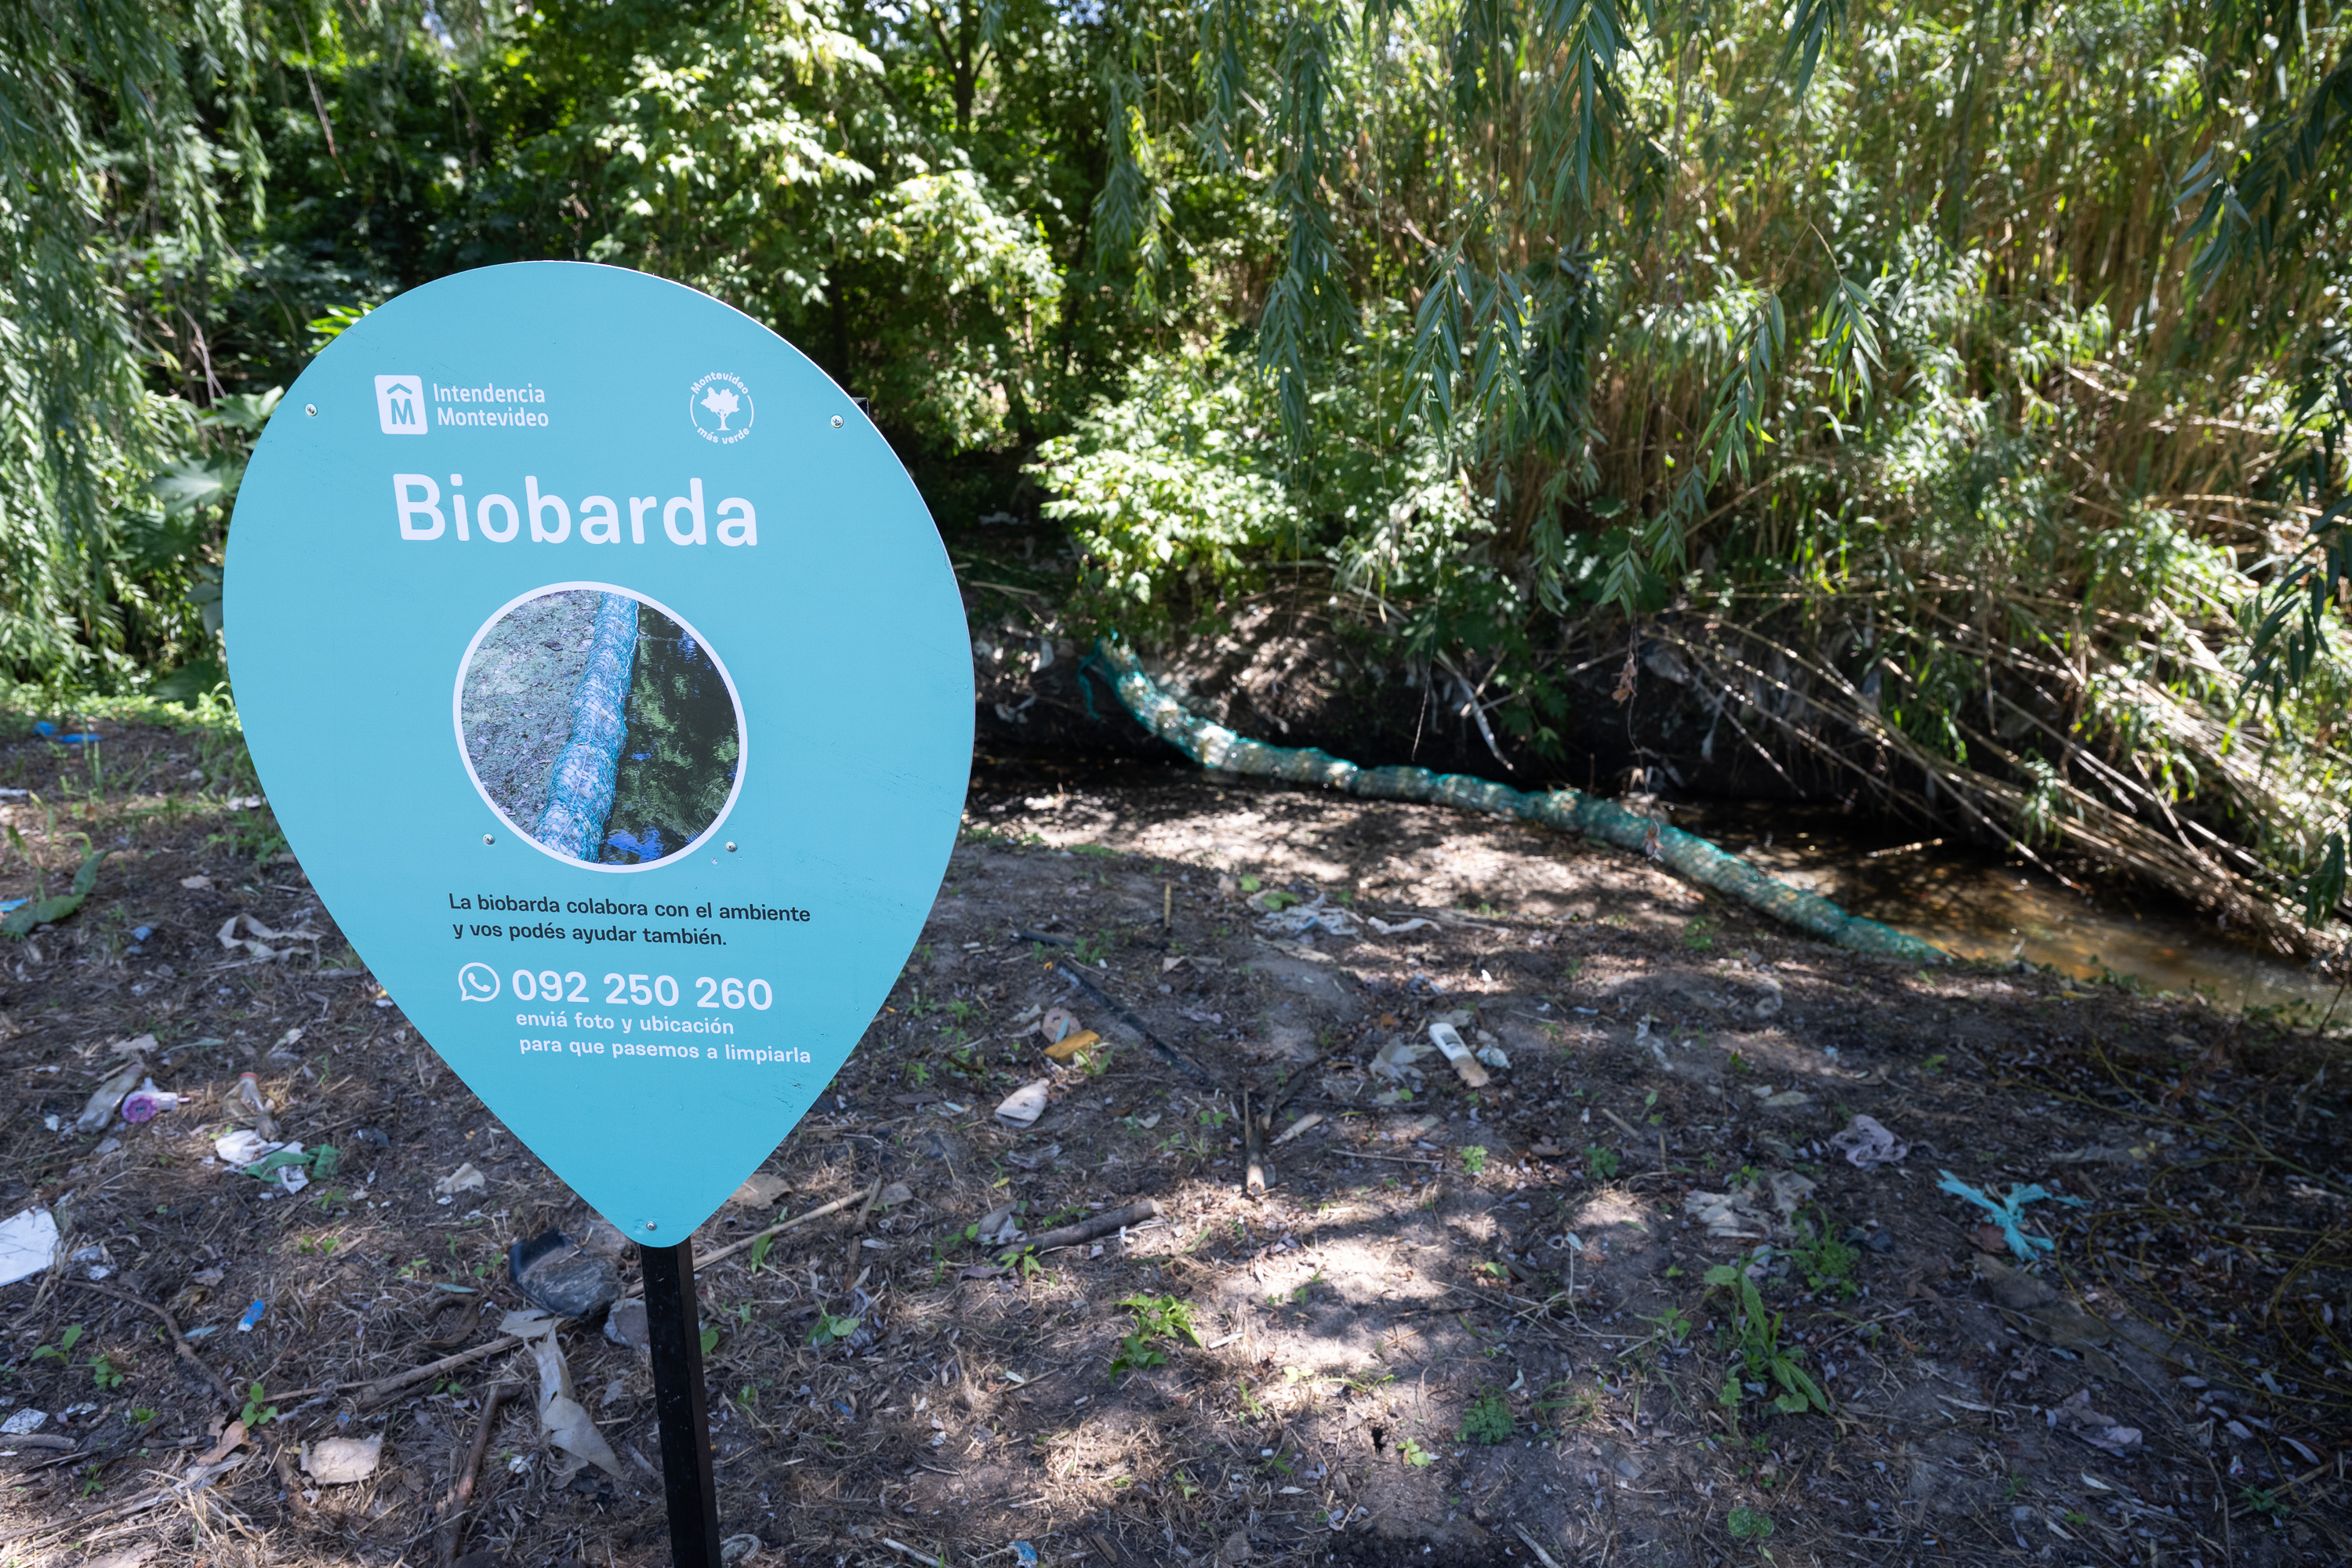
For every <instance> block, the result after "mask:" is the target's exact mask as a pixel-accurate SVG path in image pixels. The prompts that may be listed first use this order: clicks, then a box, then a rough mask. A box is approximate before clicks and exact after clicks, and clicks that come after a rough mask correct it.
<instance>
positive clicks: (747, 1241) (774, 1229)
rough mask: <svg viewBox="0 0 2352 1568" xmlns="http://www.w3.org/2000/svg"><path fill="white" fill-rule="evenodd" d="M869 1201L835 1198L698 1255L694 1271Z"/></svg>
mask: <svg viewBox="0 0 2352 1568" xmlns="http://www.w3.org/2000/svg"><path fill="white" fill-rule="evenodd" d="M868 1190H869V1191H871V1192H873V1193H875V1194H880V1192H881V1191H882V1189H881V1187H880V1186H879V1185H878V1184H877V1185H876V1186H874V1187H872V1188H871V1189H868ZM869 1201H871V1200H870V1199H868V1198H867V1196H866V1192H855V1193H852V1194H849V1195H848V1196H847V1197H845V1198H835V1199H834V1200H833V1202H831V1203H829V1204H826V1205H823V1206H822V1207H819V1208H813V1209H811V1210H809V1212H808V1213H806V1214H804V1215H797V1216H796V1217H794V1218H792V1219H788V1220H781V1221H779V1222H777V1223H776V1224H774V1225H772V1226H769V1227H768V1228H767V1229H765V1230H763V1231H761V1232H760V1233H759V1235H758V1236H747V1237H744V1238H743V1239H742V1240H740V1241H739V1242H736V1243H734V1244H733V1245H732V1246H729V1247H720V1248H719V1250H718V1251H716V1252H706V1253H698V1254H697V1255H696V1257H695V1259H694V1271H695V1272H696V1273H697V1274H699V1273H701V1272H702V1271H703V1270H704V1269H706V1268H709V1267H710V1266H711V1265H712V1264H714V1263H718V1262H719V1261H721V1260H723V1259H725V1258H732V1257H734V1256H735V1255H736V1254H737V1253H739V1252H740V1251H742V1250H743V1249H744V1248H745V1247H749V1246H751V1244H752V1243H753V1242H755V1241H757V1240H759V1239H760V1237H761V1236H774V1235H776V1234H778V1233H779V1232H781V1231H787V1230H790V1229H792V1228H793V1226H796V1225H806V1224H808V1222H809V1221H811V1220H813V1219H823V1218H824V1216H825V1215H829V1214H836V1213H838V1212H840V1211H841V1210H843V1209H845V1208H847V1207H848V1206H849V1205H852V1204H854V1203H862V1202H869ZM637 1293H638V1292H635V1291H631V1292H630V1294H632V1295H635V1294H637Z"/></svg>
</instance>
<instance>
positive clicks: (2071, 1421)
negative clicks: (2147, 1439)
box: [2050, 1388, 2140, 1454]
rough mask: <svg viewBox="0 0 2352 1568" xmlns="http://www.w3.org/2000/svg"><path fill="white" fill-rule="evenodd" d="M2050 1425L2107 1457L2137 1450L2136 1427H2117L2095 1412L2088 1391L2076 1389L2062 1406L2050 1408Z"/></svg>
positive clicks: (2114, 1423)
mask: <svg viewBox="0 0 2352 1568" xmlns="http://www.w3.org/2000/svg"><path fill="white" fill-rule="evenodd" d="M2050 1425H2051V1426H2053V1427H2055V1428H2056V1429H2057V1430H2059V1431H2061V1432H2063V1433H2065V1434H2066V1435H2067V1436H2072V1437H2080V1438H2081V1439H2082V1440H2083V1441H2084V1442H2085V1443H2088V1444H2089V1445H2090V1446H2091V1447H2094V1448H2097V1449H2100V1450H2102V1451H2104V1452H2105V1453H2109V1454H2128V1453H2130V1452H2131V1451H2132V1450H2133V1449H2135V1448H2137V1447H2139V1441H2140V1432H2139V1428H2138V1427H2137V1426H2119V1425H2117V1424H2116V1421H2115V1420H2114V1419H2113V1418H2112V1417H2109V1416H2106V1415H2101V1414H2100V1413H2099V1412H2098V1411H2096V1410H2094V1409H2093V1408H2092V1407H2091V1391H2090V1390H2089V1389H2087V1388H2078V1389H2076V1390H2075V1391H2074V1394H2071V1395H2069V1396H2068V1397H2067V1399H2066V1401H2065V1402H2064V1403H2063V1404H2062V1405H2058V1406H2056V1407H2055V1408H2053V1410H2052V1411H2051V1412H2050Z"/></svg>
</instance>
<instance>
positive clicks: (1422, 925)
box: [1364, 915, 1437, 936]
mask: <svg viewBox="0 0 2352 1568" xmlns="http://www.w3.org/2000/svg"><path fill="white" fill-rule="evenodd" d="M1364 919H1365V920H1366V921H1369V922H1370V925H1371V928H1372V929H1373V930H1374V931H1378V932H1380V933H1381V935H1382V936H1402V935H1403V934H1404V933H1405V932H1406V931H1435V930H1436V929H1437V922H1436V921H1425V920H1423V919H1422V918H1421V917H1420V916H1419V915H1415V916H1414V917H1413V918H1412V919H1411V920H1409V921H1397V922H1396V923H1395V924H1394V925H1391V924H1390V923H1389V922H1388V921H1384V920H1382V919H1381V917H1380V916H1378V915H1366V916H1365V917H1364Z"/></svg>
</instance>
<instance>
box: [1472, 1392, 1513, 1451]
mask: <svg viewBox="0 0 2352 1568" xmlns="http://www.w3.org/2000/svg"><path fill="white" fill-rule="evenodd" d="M1517 1429H1518V1428H1517V1423H1516V1422H1514V1421H1513V1420H1512V1419H1511V1402H1510V1400H1509V1399H1508V1398H1507V1397H1505V1395H1504V1394H1503V1392H1502V1390H1500V1389H1497V1388H1489V1389H1486V1390H1484V1391H1483V1392H1481V1393H1480V1394H1479V1395H1478V1397H1477V1398H1475V1399H1474V1400H1472V1401H1471V1402H1470V1408H1469V1409H1468V1410H1467V1411H1465V1412H1464V1414H1463V1416H1462V1440H1463V1441H1464V1442H1465V1443H1484V1444H1486V1445H1487V1446H1489V1447H1492V1446H1494V1445H1495V1444H1497V1443H1507V1442H1509V1441H1510V1440H1511V1434H1512V1433H1513V1432H1515V1431H1517Z"/></svg>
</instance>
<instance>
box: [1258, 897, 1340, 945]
mask: <svg viewBox="0 0 2352 1568" xmlns="http://www.w3.org/2000/svg"><path fill="white" fill-rule="evenodd" d="M1257 929H1258V930H1260V931H1265V932H1266V933H1267V934H1268V935H1270V936H1293V937H1295V936H1305V935H1306V934H1307V933H1308V932H1309V931H1323V932H1326V933H1327V934H1328V935H1331V936H1353V935H1355V934H1356V917H1355V916H1353V915H1351V914H1349V913H1348V912H1347V911H1346V910H1335V909H1332V908H1330V907H1329V906H1328V900H1327V896H1326V895H1324V894H1321V893H1318V894H1317V895H1316V896H1315V900H1314V902H1312V903H1306V904H1293V905H1291V906H1290V907H1289V908H1288V909H1286V910H1275V911H1274V912H1273V913H1272V914H1269V915H1267V916H1266V917H1265V918H1264V919H1263V920H1261V921H1258V922H1257Z"/></svg>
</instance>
